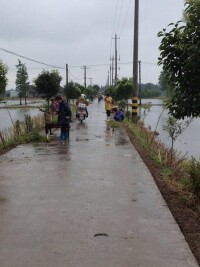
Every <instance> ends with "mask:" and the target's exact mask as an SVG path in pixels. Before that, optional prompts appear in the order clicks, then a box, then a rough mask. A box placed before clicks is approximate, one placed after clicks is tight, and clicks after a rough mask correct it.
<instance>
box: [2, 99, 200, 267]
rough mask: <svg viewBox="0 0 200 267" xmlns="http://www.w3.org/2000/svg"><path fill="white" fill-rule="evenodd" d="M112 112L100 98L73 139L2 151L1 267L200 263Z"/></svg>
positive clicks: (75, 129) (171, 266) (142, 266)
mask: <svg viewBox="0 0 200 267" xmlns="http://www.w3.org/2000/svg"><path fill="white" fill-rule="evenodd" d="M105 117H106V115H105V113H104V104H103V102H102V103H100V104H98V103H97V102H94V103H93V104H91V105H90V106H89V118H87V120H86V122H85V123H83V124H80V123H79V122H77V121H75V122H74V123H72V125H71V135H70V142H69V143H66V144H63V143H60V142H53V143H48V144H37V145H22V146H19V147H17V148H16V149H13V150H12V151H10V152H9V153H7V154H6V155H4V156H2V157H0V170H1V175H0V266H1V267H29V266H30V267H40V266H41V267H136V266H140V267H160V266H162V267H188V266H198V264H197V263H196V261H195V260H194V257H193V255H192V253H191V251H190V249H189V247H188V245H187V244H186V242H185V239H184V237H183V235H182V234H181V232H180V230H179V228H178V226H177V224H176V223H175V221H174V219H173V217H172V215H171V213H170V211H169V210H168V208H167V207H166V204H165V202H164V200H163V199H162V197H161V195H160V193H159V191H158V189H157V187H156V185H155V183H154V181H153V178H152V176H151V174H150V173H149V171H148V169H147V168H146V166H145V164H144V163H143V162H142V160H141V158H140V157H139V155H138V153H137V152H136V151H135V149H134V148H133V147H132V145H131V144H130V142H129V140H128V138H127V137H126V135H125V134H124V132H123V131H122V130H117V131H115V132H112V130H110V129H108V128H107V126H106V122H105ZM57 134H59V133H57Z"/></svg>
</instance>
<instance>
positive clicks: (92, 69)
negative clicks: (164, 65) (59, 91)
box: [0, 0, 184, 89]
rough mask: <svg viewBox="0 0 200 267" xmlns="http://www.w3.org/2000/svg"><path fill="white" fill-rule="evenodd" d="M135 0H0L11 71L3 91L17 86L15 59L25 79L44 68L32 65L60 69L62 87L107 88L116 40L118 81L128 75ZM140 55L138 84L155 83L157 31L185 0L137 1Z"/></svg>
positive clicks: (0, 45) (177, 15)
mask: <svg viewBox="0 0 200 267" xmlns="http://www.w3.org/2000/svg"><path fill="white" fill-rule="evenodd" d="M134 2H135V1H134V0H0V18H1V25H0V59H1V60H3V63H5V64H7V65H8V67H9V73H8V78H9V84H8V87H7V89H11V88H15V79H16V67H15V65H17V64H18V59H20V60H21V62H22V63H25V65H26V67H27V70H28V75H29V81H30V83H32V81H33V79H34V78H35V77H37V75H38V74H39V73H40V72H41V71H42V70H43V69H45V70H47V69H48V70H51V69H53V68H50V67H47V66H46V65H42V64H39V63H35V62H33V61H31V60H27V59H25V58H20V57H19V56H17V55H14V54H12V53H8V52H5V51H4V50H2V49H5V50H7V51H10V52H13V53H15V54H18V55H21V56H24V57H26V58H29V59H33V60H35V61H39V62H42V63H45V64H49V65H53V66H56V67H59V68H60V69H59V72H60V74H61V75H62V76H63V80H62V82H61V85H64V84H65V83H66V71H65V67H66V64H68V65H69V81H71V80H73V81H74V82H78V83H80V84H84V70H83V66H87V72H86V74H87V75H86V76H87V85H89V84H98V85H105V84H106V81H107V77H108V71H109V69H110V57H112V56H114V44H115V43H114V39H113V38H114V37H115V34H116V35H117V37H118V38H119V39H118V42H117V47H118V57H119V59H120V60H119V61H118V66H119V67H120V70H118V78H119V79H120V78H122V77H132V69H133V67H132V61H133V29H134ZM139 2H140V7H139V9H140V11H139V56H138V59H139V60H141V78H142V83H148V82H151V83H154V84H157V83H158V77H159V74H160V71H161V68H160V67H158V66H157V61H158V56H159V50H158V47H159V44H160V38H158V37H157V33H158V32H159V31H160V30H162V29H163V28H166V27H167V25H168V24H169V23H171V22H177V21H178V20H180V19H181V18H182V12H183V9H184V0H140V1H139Z"/></svg>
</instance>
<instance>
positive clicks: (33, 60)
mask: <svg viewBox="0 0 200 267" xmlns="http://www.w3.org/2000/svg"><path fill="white" fill-rule="evenodd" d="M0 50H2V51H4V52H6V53H9V54H12V55H15V56H18V57H21V58H24V59H27V60H29V61H32V62H35V63H38V64H42V65H45V66H49V67H52V68H56V69H65V68H62V67H57V66H54V65H50V64H46V63H43V62H40V61H38V60H35V59H31V58H28V57H25V56H22V55H19V54H17V53H14V52H12V51H9V50H6V49H3V48H0Z"/></svg>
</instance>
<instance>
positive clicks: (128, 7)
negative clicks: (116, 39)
mask: <svg viewBox="0 0 200 267" xmlns="http://www.w3.org/2000/svg"><path fill="white" fill-rule="evenodd" d="M131 1H132V0H129V3H128V6H127V11H126V15H125V18H124V21H123V24H122V27H121V30H120V33H119V36H121V34H122V30H123V29H124V26H125V23H126V19H127V17H128V12H129V9H130V4H131Z"/></svg>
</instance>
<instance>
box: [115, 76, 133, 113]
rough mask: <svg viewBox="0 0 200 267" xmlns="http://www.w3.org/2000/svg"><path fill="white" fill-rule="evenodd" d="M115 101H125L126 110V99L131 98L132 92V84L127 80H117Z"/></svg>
mask: <svg viewBox="0 0 200 267" xmlns="http://www.w3.org/2000/svg"><path fill="white" fill-rule="evenodd" d="M115 87H116V99H117V100H125V101H126V104H127V110H128V99H130V98H131V96H132V92H133V83H132V81H130V80H129V79H128V78H122V79H121V80H118V81H117V83H116V85H115Z"/></svg>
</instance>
